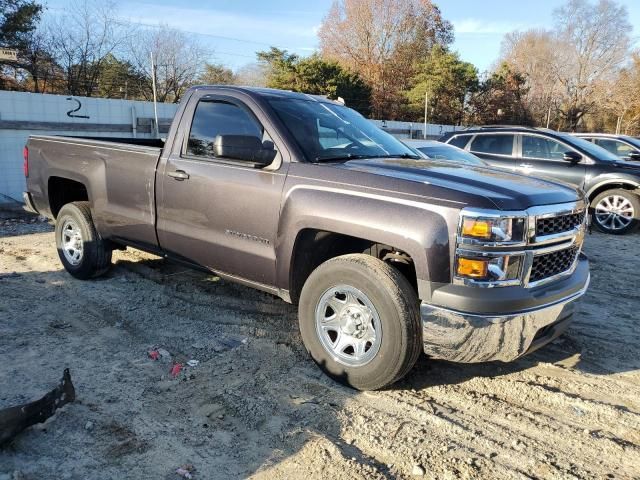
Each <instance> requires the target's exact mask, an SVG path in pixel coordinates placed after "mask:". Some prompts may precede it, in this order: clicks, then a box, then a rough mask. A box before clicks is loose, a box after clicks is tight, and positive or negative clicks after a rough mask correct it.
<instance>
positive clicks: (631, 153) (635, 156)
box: [629, 152, 640, 161]
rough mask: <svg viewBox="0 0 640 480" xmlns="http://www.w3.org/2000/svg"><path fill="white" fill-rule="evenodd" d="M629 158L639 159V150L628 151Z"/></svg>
mask: <svg viewBox="0 0 640 480" xmlns="http://www.w3.org/2000/svg"><path fill="white" fill-rule="evenodd" d="M629 160H634V161H637V160H640V152H629Z"/></svg>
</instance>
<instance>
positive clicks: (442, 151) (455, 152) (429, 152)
mask: <svg viewBox="0 0 640 480" xmlns="http://www.w3.org/2000/svg"><path fill="white" fill-rule="evenodd" d="M416 148H417V149H418V150H420V151H421V152H422V153H424V154H425V155H426V156H427V157H429V158H432V159H433V160H449V161H451V162H459V163H466V164H469V165H480V166H482V165H486V164H485V163H484V162H483V161H482V160H480V159H479V158H478V157H476V156H475V155H473V154H472V153H469V152H467V151H465V150H462V149H460V148H457V147H452V146H451V145H445V144H442V145H425V146H424V147H416Z"/></svg>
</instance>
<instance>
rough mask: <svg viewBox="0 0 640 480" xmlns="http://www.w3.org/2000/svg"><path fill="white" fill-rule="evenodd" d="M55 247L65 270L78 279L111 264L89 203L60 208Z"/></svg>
mask: <svg viewBox="0 0 640 480" xmlns="http://www.w3.org/2000/svg"><path fill="white" fill-rule="evenodd" d="M56 247H57V249H58V256H59V257H60V261H61V262H62V265H63V266H64V268H65V270H66V271H67V272H69V273H70V274H71V275H73V276H74V277H76V278H79V279H81V280H86V279H88V278H93V277H97V276H99V275H102V274H103V273H104V272H106V271H107V270H108V269H109V267H110V266H111V249H110V248H108V247H107V246H106V245H105V242H104V241H103V240H102V238H100V235H99V234H98V232H97V231H96V228H95V226H94V224H93V219H92V218H91V209H90V208H89V202H73V203H68V204H66V205H65V206H63V207H62V208H61V209H60V212H58V216H57V218H56Z"/></svg>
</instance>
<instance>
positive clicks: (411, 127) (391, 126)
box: [371, 120, 464, 140]
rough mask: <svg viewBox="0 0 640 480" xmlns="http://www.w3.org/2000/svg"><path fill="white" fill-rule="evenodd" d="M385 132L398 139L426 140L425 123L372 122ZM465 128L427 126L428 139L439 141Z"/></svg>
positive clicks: (429, 124)
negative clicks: (444, 136)
mask: <svg viewBox="0 0 640 480" xmlns="http://www.w3.org/2000/svg"><path fill="white" fill-rule="evenodd" d="M371 121H372V122H373V123H375V124H376V125H377V126H378V127H380V128H382V129H383V130H384V131H386V132H389V133H390V134H392V135H394V136H396V137H398V138H425V137H424V123H416V122H398V121H395V120H371ZM463 128H464V127H460V126H455V125H439V124H435V123H428V124H427V136H426V138H427V139H432V140H437V139H438V138H440V137H441V136H442V135H444V134H445V133H447V132H453V131H455V130H462V129H463Z"/></svg>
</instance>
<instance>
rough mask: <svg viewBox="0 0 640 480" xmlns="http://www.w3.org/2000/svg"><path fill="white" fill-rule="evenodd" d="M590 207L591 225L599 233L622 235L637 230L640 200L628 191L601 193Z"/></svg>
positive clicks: (618, 190)
mask: <svg viewBox="0 0 640 480" xmlns="http://www.w3.org/2000/svg"><path fill="white" fill-rule="evenodd" d="M591 205H592V208H593V214H592V220H593V224H594V225H595V226H596V228H597V229H598V230H600V231H601V232H604V233H612V234H615V235H623V234H625V233H630V232H632V231H634V230H636V229H637V228H638V224H639V222H638V216H639V215H640V198H639V197H638V196H637V195H635V194H634V193H632V192H630V191H628V190H622V189H616V190H607V191H606V192H602V193H601V194H600V195H598V196H597V197H596V198H594V199H593V202H591Z"/></svg>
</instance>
